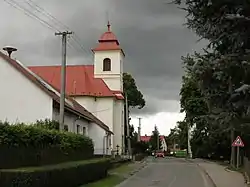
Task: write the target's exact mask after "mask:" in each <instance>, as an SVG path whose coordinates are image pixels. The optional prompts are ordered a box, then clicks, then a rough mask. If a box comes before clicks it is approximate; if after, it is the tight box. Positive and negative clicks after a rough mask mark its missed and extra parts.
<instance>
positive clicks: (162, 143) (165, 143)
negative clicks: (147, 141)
mask: <svg viewBox="0 0 250 187" xmlns="http://www.w3.org/2000/svg"><path fill="white" fill-rule="evenodd" d="M161 149H162V151H167V150H168V147H167V142H166V140H165V138H162V139H161Z"/></svg>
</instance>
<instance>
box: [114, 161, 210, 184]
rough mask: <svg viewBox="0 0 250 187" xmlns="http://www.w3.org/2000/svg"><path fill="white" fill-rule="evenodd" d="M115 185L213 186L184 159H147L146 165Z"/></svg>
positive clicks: (198, 169) (194, 166)
mask: <svg viewBox="0 0 250 187" xmlns="http://www.w3.org/2000/svg"><path fill="white" fill-rule="evenodd" d="M117 187H213V185H212V183H211V181H210V180H209V178H208V177H207V176H206V175H205V174H204V173H203V171H202V170H201V169H200V168H199V167H198V166H197V165H196V164H194V163H190V162H188V161H186V160H185V159H176V158H157V159H152V158H149V159H148V165H147V166H146V167H145V168H144V169H142V170H141V171H139V172H138V173H136V174H135V175H134V176H132V177H131V178H129V179H127V180H126V181H124V182H123V183H121V184H120V185H118V186H117Z"/></svg>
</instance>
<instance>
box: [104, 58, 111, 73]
mask: <svg viewBox="0 0 250 187" xmlns="http://www.w3.org/2000/svg"><path fill="white" fill-rule="evenodd" d="M103 71H111V60H110V58H105V59H104V60H103Z"/></svg>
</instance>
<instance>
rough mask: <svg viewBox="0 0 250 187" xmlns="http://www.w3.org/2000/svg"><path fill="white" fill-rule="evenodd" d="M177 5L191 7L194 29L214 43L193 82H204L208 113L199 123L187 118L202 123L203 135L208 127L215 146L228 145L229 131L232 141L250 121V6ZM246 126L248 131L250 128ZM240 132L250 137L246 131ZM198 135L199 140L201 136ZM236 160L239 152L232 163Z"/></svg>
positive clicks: (188, 0)
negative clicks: (226, 140)
mask: <svg viewBox="0 0 250 187" xmlns="http://www.w3.org/2000/svg"><path fill="white" fill-rule="evenodd" d="M176 3H178V4H180V3H184V4H185V8H184V10H185V11H186V12H187V20H188V21H187V26H188V28H190V29H192V30H193V31H194V32H195V33H196V34H197V35H198V36H200V37H201V38H205V39H207V40H208V41H209V42H210V44H209V45H208V46H207V49H208V51H209V52H208V51H204V54H197V53H195V54H194V56H193V57H192V60H193V61H194V62H195V63H194V64H193V66H192V69H193V70H192V77H193V78H194V80H195V82H197V83H198V89H199V90H200V92H201V94H202V97H203V98H204V101H205V103H206V106H207V109H208V111H207V114H205V115H203V116H199V117H198V118H197V117H196V116H191V117H190V116H188V114H187V116H186V117H187V119H188V120H189V119H190V118H191V119H195V120H198V121H202V122H200V125H201V126H199V127H196V130H198V129H199V130H200V132H199V133H200V134H201V132H203V131H201V129H202V128H201V127H202V125H203V128H204V127H206V131H208V132H207V133H208V134H209V137H210V141H209V142H210V143H211V142H213V141H214V139H215V138H216V139H217V140H218V139H220V142H222V141H223V140H225V139H226V138H227V137H228V135H229V133H228V132H229V131H231V142H232V141H233V139H234V138H235V135H234V132H235V129H242V130H243V128H242V126H244V125H243V124H244V123H246V122H247V123H249V120H250V118H249V113H248V111H249V105H248V103H249V99H248V98H249V97H248V96H249V95H250V93H249V87H250V86H249V74H250V71H249V70H250V58H249V57H250V53H249V49H250V37H249V35H250V33H249V31H250V27H249V26H248V25H249V23H250V14H249V10H250V4H249V2H248V1H247V0H239V1H234V0H227V1H225V0H220V1H213V0H212V1H207V0H199V1H198V0H176ZM243 90H244V91H243ZM235 92H237V93H235ZM239 92H240V93H239ZM190 122H191V123H193V121H190ZM196 125H197V124H196ZM244 127H245V128H244V129H247V126H246V125H245V126H244ZM240 133H242V134H244V133H245V131H244V130H243V131H242V132H240ZM223 134H224V135H223ZM194 135H195V137H197V138H198V137H199V134H198V133H196V134H194ZM212 135H213V136H212ZM204 136H205V135H204ZM211 137H213V139H211ZM194 142H195V141H194ZM231 142H230V141H228V143H227V144H226V145H224V146H223V147H224V148H226V147H227V146H228V144H229V145H230V144H231ZM218 147H219V146H218ZM213 149H215V148H213ZM233 160H234V149H232V153H231V163H233Z"/></svg>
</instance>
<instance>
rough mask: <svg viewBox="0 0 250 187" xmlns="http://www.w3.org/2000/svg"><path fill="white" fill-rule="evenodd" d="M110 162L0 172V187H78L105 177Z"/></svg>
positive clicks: (64, 164)
mask: <svg viewBox="0 0 250 187" xmlns="http://www.w3.org/2000/svg"><path fill="white" fill-rule="evenodd" d="M109 164H110V161H109V160H108V159H94V160H88V161H87V160H85V161H77V162H69V163H63V164H58V165H51V166H44V167H36V168H22V169H21V168H20V169H10V170H0V178H1V180H0V186H3V187H4V186H6V187H56V186H58V187H63V186H65V187H79V186H80V185H83V184H87V183H90V182H94V181H96V180H99V179H101V178H104V177H106V176H107V171H108V168H109Z"/></svg>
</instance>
